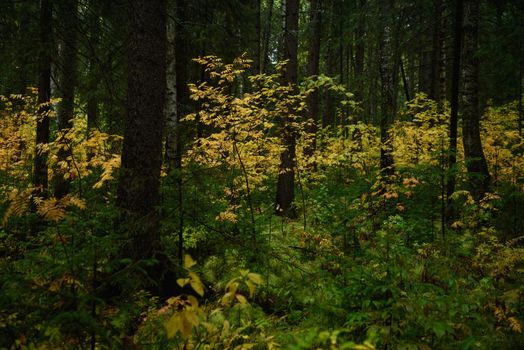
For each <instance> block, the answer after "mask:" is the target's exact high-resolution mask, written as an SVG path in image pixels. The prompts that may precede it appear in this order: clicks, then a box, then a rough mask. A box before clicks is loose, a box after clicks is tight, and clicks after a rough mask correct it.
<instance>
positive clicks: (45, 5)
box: [33, 0, 52, 197]
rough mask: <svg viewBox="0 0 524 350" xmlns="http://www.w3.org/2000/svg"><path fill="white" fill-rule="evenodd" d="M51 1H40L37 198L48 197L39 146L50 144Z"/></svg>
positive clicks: (46, 178)
mask: <svg viewBox="0 0 524 350" xmlns="http://www.w3.org/2000/svg"><path fill="white" fill-rule="evenodd" d="M51 22H52V8H51V0H41V1H40V23H39V26H40V28H39V30H40V45H41V48H40V52H39V57H38V61H39V76H38V105H39V107H38V120H37V123H36V144H37V151H36V152H35V159H34V168H33V185H34V186H35V187H36V188H37V190H36V193H35V195H36V196H44V197H45V196H47V188H48V177H47V152H41V151H38V145H41V144H47V143H49V116H48V113H49V110H50V107H49V105H48V103H49V100H50V98H51V45H52V41H51V31H52V23H51Z"/></svg>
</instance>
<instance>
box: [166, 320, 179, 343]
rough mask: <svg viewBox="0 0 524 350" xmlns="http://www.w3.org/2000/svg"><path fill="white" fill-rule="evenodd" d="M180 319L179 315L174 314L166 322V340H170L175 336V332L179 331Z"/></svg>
mask: <svg viewBox="0 0 524 350" xmlns="http://www.w3.org/2000/svg"><path fill="white" fill-rule="evenodd" d="M181 322H182V321H181V319H180V315H178V314H175V315H173V316H171V318H170V319H169V321H167V322H166V324H165V327H166V332H167V338H168V339H171V338H173V337H174V336H175V335H176V332H177V331H179V330H180V329H181Z"/></svg>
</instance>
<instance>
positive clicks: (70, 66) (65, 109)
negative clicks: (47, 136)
mask: <svg viewBox="0 0 524 350" xmlns="http://www.w3.org/2000/svg"><path fill="white" fill-rule="evenodd" d="M59 9H60V18H61V20H62V28H61V29H62V33H63V49H62V55H61V66H62V67H61V68H62V69H61V71H60V73H61V74H60V79H59V83H60V86H59V90H60V96H61V98H62V101H61V103H60V106H59V108H58V114H57V120H56V124H57V130H58V136H57V141H58V142H59V143H62V147H61V148H60V151H59V152H58V160H59V161H65V162H68V163H69V161H68V159H67V158H68V157H71V154H72V152H71V145H70V144H69V143H68V140H67V139H66V137H65V136H66V134H67V131H68V130H69V129H71V127H72V126H73V116H74V108H75V104H74V103H75V88H76V64H77V52H76V50H77V40H76V31H77V17H78V2H77V0H70V1H63V2H62V3H61V4H60V5H59ZM65 170H66V171H73V170H72V169H70V166H68V167H67V168H65ZM64 175H65V174H64V173H63V172H62V171H61V170H60V169H57V173H56V174H55V179H54V182H55V191H54V194H55V197H56V198H62V197H64V196H65V195H66V194H68V193H69V191H70V187H71V183H70V181H69V180H68V179H65V178H64Z"/></svg>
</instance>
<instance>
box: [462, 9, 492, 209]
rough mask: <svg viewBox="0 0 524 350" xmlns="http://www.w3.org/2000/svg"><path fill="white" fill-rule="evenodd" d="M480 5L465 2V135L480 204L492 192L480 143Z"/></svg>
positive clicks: (472, 183) (472, 182)
mask: <svg viewBox="0 0 524 350" xmlns="http://www.w3.org/2000/svg"><path fill="white" fill-rule="evenodd" d="M479 21H480V3H479V2H478V1H476V0H464V23H463V30H464V52H463V58H464V64H463V77H464V90H463V94H462V102H463V112H462V121H463V123H462V135H463V143H464V157H465V161H466V167H467V169H468V175H469V182H470V187H471V191H472V194H473V196H474V198H475V199H477V200H479V199H481V198H482V196H483V195H484V194H485V193H486V192H488V191H489V182H490V175H489V171H488V166H487V163H486V158H485V157H484V152H483V150H482V143H481V140H480V108H479V60H478V57H477V53H478V52H477V51H478V40H479Z"/></svg>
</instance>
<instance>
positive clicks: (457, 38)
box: [446, 0, 464, 222]
mask: <svg viewBox="0 0 524 350" xmlns="http://www.w3.org/2000/svg"><path fill="white" fill-rule="evenodd" d="M463 10H464V4H463V0H455V23H454V29H453V35H454V39H453V69H452V73H451V101H450V102H451V116H450V120H449V158H448V171H449V174H448V181H447V191H446V196H447V215H446V216H447V221H448V222H451V220H452V219H453V208H452V202H451V200H450V198H451V195H452V194H453V192H455V178H456V164H457V125H458V109H459V87H460V67H461V62H460V60H461V55H462V52H461V51H462V20H463Z"/></svg>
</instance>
